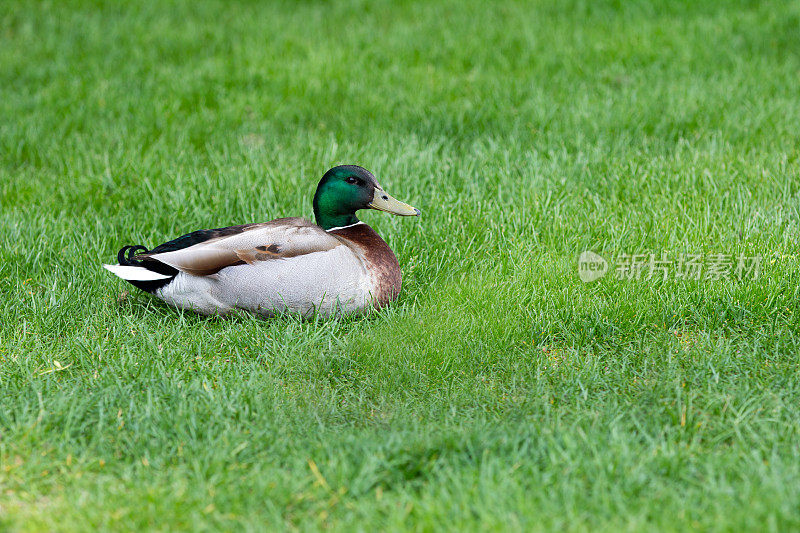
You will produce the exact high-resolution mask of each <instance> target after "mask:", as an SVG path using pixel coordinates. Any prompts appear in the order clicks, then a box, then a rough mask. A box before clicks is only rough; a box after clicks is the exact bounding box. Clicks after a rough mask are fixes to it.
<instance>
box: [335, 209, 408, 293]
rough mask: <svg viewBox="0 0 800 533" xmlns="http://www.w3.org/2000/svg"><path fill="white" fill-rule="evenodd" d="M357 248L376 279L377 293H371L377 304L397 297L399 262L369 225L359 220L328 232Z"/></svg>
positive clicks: (398, 290)
mask: <svg viewBox="0 0 800 533" xmlns="http://www.w3.org/2000/svg"><path fill="white" fill-rule="evenodd" d="M329 233H330V234H332V235H336V236H337V237H339V238H340V239H342V240H344V241H345V243H346V244H348V245H350V246H353V247H356V248H358V250H359V251H360V252H361V255H362V256H363V257H364V259H365V261H366V262H367V268H368V269H369V271H370V273H371V275H372V276H373V277H374V279H375V280H376V285H377V292H378V294H375V295H373V296H374V297H375V300H376V304H377V305H378V306H384V305H386V304H387V303H389V302H390V301H392V300H394V299H396V298H397V296H398V295H399V294H400V286H401V285H402V274H401V272H400V263H398V262H397V258H396V257H395V255H394V252H392V249H391V248H389V245H388V244H386V242H385V241H384V240H383V239H381V237H380V235H378V234H377V233H375V230H373V229H372V228H371V227H369V226H368V225H367V224H365V223H363V222H361V223H359V224H356V225H354V226H349V227H345V228H342V229H336V230H332V231H330V232H329Z"/></svg>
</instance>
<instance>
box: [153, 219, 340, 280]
mask: <svg viewBox="0 0 800 533" xmlns="http://www.w3.org/2000/svg"><path fill="white" fill-rule="evenodd" d="M341 245H342V243H341V241H340V240H339V239H337V238H336V237H334V236H333V235H330V234H329V233H327V232H326V231H325V230H323V229H322V228H320V227H319V226H317V225H316V224H314V223H312V222H310V221H308V220H305V219H302V218H283V219H277V220H272V221H270V222H265V223H263V224H252V225H247V226H238V227H236V231H235V232H227V234H225V233H223V232H220V233H219V234H218V235H214V236H212V237H211V238H209V239H206V240H205V241H203V242H200V243H198V244H195V245H192V246H189V247H186V248H182V249H179V250H170V251H167V252H163V253H150V254H142V255H143V256H144V255H146V256H147V257H151V258H153V259H156V260H158V261H161V262H162V263H166V264H168V265H170V266H172V267H174V268H177V269H178V270H182V271H184V272H187V273H189V274H193V275H195V276H208V275H211V274H216V273H217V272H219V271H220V270H222V269H223V268H226V267H229V266H235V265H242V264H253V263H256V262H258V261H272V260H276V259H288V258H291V257H297V256H299V255H306V254H310V253H315V252H323V251H327V250H330V249H332V248H334V247H336V246H341Z"/></svg>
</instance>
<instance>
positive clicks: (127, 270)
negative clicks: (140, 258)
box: [103, 265, 172, 281]
mask: <svg viewBox="0 0 800 533" xmlns="http://www.w3.org/2000/svg"><path fill="white" fill-rule="evenodd" d="M103 268H105V269H106V270H108V271H109V272H111V273H112V274H115V275H117V276H119V277H121V278H122V279H124V280H127V281H157V280H159V279H168V278H171V277H172V276H167V275H164V274H159V273H158V272H153V271H152V270H147V269H146V268H144V267H138V266H124V265H103Z"/></svg>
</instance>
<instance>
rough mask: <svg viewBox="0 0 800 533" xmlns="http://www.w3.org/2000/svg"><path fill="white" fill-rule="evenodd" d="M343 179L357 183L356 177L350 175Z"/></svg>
mask: <svg viewBox="0 0 800 533" xmlns="http://www.w3.org/2000/svg"><path fill="white" fill-rule="evenodd" d="M345 181H347V183H358V179H357V178H354V177H353V176H350V177H349V178H347V180H345Z"/></svg>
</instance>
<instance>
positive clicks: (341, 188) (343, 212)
mask: <svg viewBox="0 0 800 533" xmlns="http://www.w3.org/2000/svg"><path fill="white" fill-rule="evenodd" d="M359 209H378V210H380V211H386V212H387V213H393V214H395V215H402V216H418V215H419V209H417V208H415V207H411V206H410V205H408V204H404V203H403V202H401V201H399V200H395V199H394V198H392V197H391V196H389V195H388V194H387V193H386V191H384V190H383V187H381V186H380V184H379V183H378V180H376V179H375V176H373V175H372V173H370V171H369V170H367V169H365V168H361V167H358V166H356V165H342V166H338V167H333V168H332V169H330V170H329V171H327V172H326V173H325V175H324V176H322V180H320V182H319V185H318V186H317V192H316V194H315V195H314V217H315V218H316V220H317V224H318V225H320V226H322V228H323V229H326V230H329V229H331V228H338V227H341V226H349V225H351V224H355V223H357V222H358V218H357V217H356V211H358V210H359Z"/></svg>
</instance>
